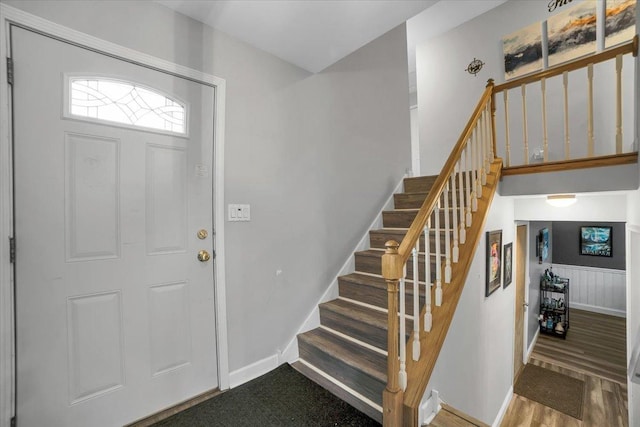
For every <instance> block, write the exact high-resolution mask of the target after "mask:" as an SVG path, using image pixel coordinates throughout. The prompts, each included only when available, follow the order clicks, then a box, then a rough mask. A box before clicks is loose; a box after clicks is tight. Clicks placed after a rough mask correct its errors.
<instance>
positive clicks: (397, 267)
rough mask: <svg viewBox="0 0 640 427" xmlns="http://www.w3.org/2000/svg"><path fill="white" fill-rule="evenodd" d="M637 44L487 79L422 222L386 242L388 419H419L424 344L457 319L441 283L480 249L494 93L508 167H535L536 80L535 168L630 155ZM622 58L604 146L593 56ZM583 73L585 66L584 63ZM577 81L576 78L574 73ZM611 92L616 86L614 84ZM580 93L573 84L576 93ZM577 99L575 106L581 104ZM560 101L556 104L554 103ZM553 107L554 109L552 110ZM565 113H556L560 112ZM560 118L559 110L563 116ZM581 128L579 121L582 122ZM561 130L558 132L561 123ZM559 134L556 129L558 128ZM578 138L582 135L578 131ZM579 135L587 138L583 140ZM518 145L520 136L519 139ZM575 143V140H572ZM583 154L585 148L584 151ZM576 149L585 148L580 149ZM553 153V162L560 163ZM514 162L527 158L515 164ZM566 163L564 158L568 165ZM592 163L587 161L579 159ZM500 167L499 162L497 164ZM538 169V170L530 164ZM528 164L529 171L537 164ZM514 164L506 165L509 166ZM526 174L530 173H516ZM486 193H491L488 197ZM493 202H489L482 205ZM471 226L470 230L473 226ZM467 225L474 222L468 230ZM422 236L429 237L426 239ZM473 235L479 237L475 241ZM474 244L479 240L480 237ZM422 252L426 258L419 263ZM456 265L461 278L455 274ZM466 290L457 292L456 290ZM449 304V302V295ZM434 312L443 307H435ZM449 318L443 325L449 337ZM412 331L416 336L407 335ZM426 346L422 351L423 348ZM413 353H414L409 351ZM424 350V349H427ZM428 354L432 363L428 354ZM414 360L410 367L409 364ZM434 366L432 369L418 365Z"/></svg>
mask: <svg viewBox="0 0 640 427" xmlns="http://www.w3.org/2000/svg"><path fill="white" fill-rule="evenodd" d="M637 51H638V37H637V36H636V37H635V38H634V39H633V41H632V42H629V43H627V44H623V45H620V46H618V47H615V48H612V49H609V50H606V51H604V52H601V53H598V54H595V55H591V56H589V57H586V58H582V59H578V60H576V61H573V62H570V63H567V64H564V65H561V66H558V67H554V68H550V69H547V70H544V71H541V72H538V73H535V74H532V75H529V76H525V77H522V78H518V79H515V80H511V81H509V82H506V83H503V84H500V85H498V86H494V84H493V80H489V83H488V84H487V87H486V89H485V91H484V93H483V94H482V97H481V98H480V101H479V102H478V104H477V106H476V108H475V110H474V111H473V114H472V115H471V118H470V119H469V122H468V123H467V125H466V126H465V128H464V130H463V132H462V135H461V136H460V138H459V140H458V141H457V143H456V145H455V146H454V148H453V150H452V151H451V154H450V155H449V158H448V160H447V162H446V163H445V165H444V167H443V168H442V171H441V172H440V175H439V176H438V177H437V179H436V181H435V183H434V184H433V186H432V188H431V189H430V191H429V194H428V196H427V198H426V200H425V201H424V203H423V205H422V207H421V208H420V210H419V212H418V214H417V215H416V218H415V220H414V221H413V223H412V224H411V227H410V228H409V230H408V231H407V233H406V235H405V237H404V239H403V240H402V242H401V243H397V242H394V241H390V242H387V245H386V246H387V250H386V253H385V255H384V256H383V257H382V276H383V277H384V279H385V280H386V282H387V291H388V358H387V363H388V368H387V381H388V383H387V387H386V389H385V391H384V394H383V411H384V412H383V420H384V425H385V426H400V425H416V424H417V417H416V416H415V414H414V415H411V417H412V419H411V420H407V419H406V417H407V416H408V414H404V413H403V412H404V411H403V401H404V404H405V405H406V400H407V399H405V396H404V393H405V390H406V391H407V393H412V396H411V401H412V402H415V403H416V405H415V406H416V407H415V408H413V406H412V408H413V409H414V410H415V411H417V406H418V405H419V402H420V400H421V397H422V393H424V389H420V388H419V387H418V388H416V387H413V389H412V390H409V389H411V388H412V381H416V382H417V381H418V380H417V378H419V379H420V384H421V387H426V385H427V381H428V376H429V375H430V372H431V370H432V369H433V365H435V361H436V360H437V353H439V351H440V348H439V347H438V348H428V352H430V353H433V354H425V352H426V351H425V345H423V344H425V342H426V340H427V339H428V336H429V332H431V331H432V329H434V328H436V327H440V326H439V324H437V323H436V319H437V320H438V322H450V321H451V318H452V317H453V310H454V309H455V303H454V304H451V306H452V307H447V310H448V312H447V313H446V314H445V315H440V316H439V315H438V313H437V310H438V308H439V307H440V306H442V305H443V298H444V297H445V296H446V295H447V292H443V287H445V286H447V284H451V285H450V286H454V285H455V286H460V287H461V286H462V285H463V284H464V279H465V277H464V276H466V274H467V272H468V268H457V269H456V268H452V266H453V265H454V264H456V263H458V261H459V260H462V261H464V262H463V263H460V264H464V263H467V264H469V263H470V262H471V257H472V256H473V251H474V250H475V248H466V246H469V245H464V243H465V241H466V240H468V239H469V240H470V241H469V242H468V243H472V242H475V241H477V238H478V236H479V235H480V233H481V227H482V224H480V222H481V221H480V220H476V219H475V217H476V215H475V214H474V212H476V211H477V210H478V205H479V201H482V202H485V201H484V200H483V187H484V185H485V184H486V182H487V176H488V174H489V171H490V170H491V168H492V166H495V164H497V165H498V166H497V170H498V175H499V171H500V165H499V164H498V163H497V161H498V160H500V159H499V158H498V154H499V150H497V147H496V139H497V137H496V100H495V94H497V93H500V92H502V93H503V100H504V104H503V105H504V107H503V110H502V113H503V114H502V115H503V116H504V129H505V132H504V151H502V149H501V150H500V151H501V153H500V154H503V155H504V158H505V165H504V166H506V167H511V169H516V168H518V167H523V168H530V165H529V163H530V158H531V156H530V154H531V151H532V150H531V149H530V146H531V145H532V144H531V140H530V125H529V120H528V109H529V108H530V106H529V101H528V100H527V87H530V86H531V85H537V84H539V85H540V96H541V98H540V99H541V102H540V105H541V110H540V112H541V123H540V129H539V131H540V135H541V138H540V139H541V141H540V140H535V141H534V143H535V144H541V150H539V151H537V153H536V155H537V156H536V157H540V158H536V161H538V163H537V165H536V167H539V165H545V164H546V165H551V166H553V165H552V164H553V163H556V166H558V165H559V162H558V160H561V161H564V162H567V161H574V160H576V159H577V158H584V157H586V158H588V159H594V156H600V157H598V163H597V164H596V163H593V165H594V166H601V165H603V164H606V161H604V160H602V159H604V157H602V155H603V154H604V155H605V156H606V155H607V154H610V155H614V157H618V158H619V157H621V156H623V153H624V146H623V133H622V129H623V123H622V120H623V111H622V108H623V100H622V99H623V89H622V81H623V80H622V63H623V56H624V55H627V54H633V55H634V56H635V55H636V54H637ZM610 60H615V61H614V63H615V77H614V79H615V84H614V85H613V88H615V108H614V109H615V116H614V122H615V126H614V129H615V135H612V136H611V139H612V140H614V141H615V144H614V147H615V148H614V149H613V150H611V151H612V152H610V153H608V152H606V151H605V152H604V153H603V152H602V149H601V148H599V149H597V145H596V141H595V139H596V138H595V133H596V132H595V129H596V125H597V124H599V123H601V122H602V121H603V120H596V117H595V112H594V111H595V109H594V106H595V105H596V104H595V100H594V94H595V92H596V91H595V90H594V84H593V79H594V66H595V64H600V63H605V62H607V61H610ZM580 70H586V85H585V86H586V94H584V98H585V102H584V103H582V102H579V103H578V104H580V107H583V108H584V105H583V104H586V123H585V126H586V142H583V144H584V147H581V150H578V149H575V148H573V147H572V141H571V137H570V129H571V128H570V121H571V119H572V117H573V116H572V114H573V115H575V113H572V110H571V105H572V103H571V102H570V90H569V86H570V83H569V75H570V73H576V74H577V75H579V74H580ZM583 73H584V71H583ZM560 76H562V91H561V97H562V99H563V103H562V104H563V108H562V111H563V113H562V135H563V137H562V140H561V142H560V144H561V148H562V152H563V154H562V156H558V158H556V157H552V156H550V154H549V153H550V148H555V151H554V150H551V151H552V152H554V155H555V153H556V152H557V151H558V150H557V147H552V144H551V143H550V141H549V140H550V138H549V126H548V121H549V120H548V101H547V95H548V92H547V82H548V81H549V79H552V78H554V77H560ZM572 79H573V77H572ZM513 89H519V90H520V93H521V103H519V104H521V113H522V116H521V117H522V122H521V128H522V140H521V145H520V148H521V149H522V153H523V155H522V156H521V157H520V160H522V162H520V161H519V160H517V159H515V158H514V156H513V155H512V151H513V147H514V146H513V144H514V141H516V140H517V139H518V138H516V137H514V136H512V135H511V128H512V126H513V122H512V121H511V120H510V113H512V112H513V108H511V106H510V104H509V93H510V91H511V90H513ZM611 91H613V89H611ZM572 96H575V95H573V92H572ZM573 104H576V103H575V102H574V103H573ZM554 107H557V105H554ZM553 113H555V110H553ZM555 115H557V114H555ZM555 118H556V119H557V117H555ZM579 127H580V126H579ZM554 132H555V133H557V131H556V130H555V129H554ZM555 133H554V135H555ZM575 140H578V141H580V138H575ZM580 142H581V141H580ZM518 143H520V141H519V142H518ZM553 143H555V144H557V143H558V142H557V138H555V137H554V138H553ZM573 144H574V147H575V145H576V143H575V142H574V143H573ZM581 152H584V153H585V154H584V155H582V156H580V153H581ZM576 153H578V155H576ZM634 155H635V158H634V161H637V152H635V153H634ZM554 161H555V162H554ZM514 165H523V166H516V167H514ZM565 166H566V165H560V166H559V167H561V168H563V167H565ZM580 167H584V166H580ZM494 170H495V169H494ZM531 170H532V169H531ZM531 170H529V171H528V172H531ZM505 171H506V170H505ZM517 173H527V172H517ZM485 197H486V195H485ZM483 206H484V208H485V209H488V205H486V204H485V205H483ZM472 224H473V228H471V229H470V227H472ZM467 230H471V231H470V232H469V233H467ZM422 237H423V238H422ZM472 239H475V240H472ZM472 244H473V243H472ZM461 247H462V248H464V255H465V256H466V257H468V258H465V259H462V257H461V254H462V252H461ZM421 260H422V262H421ZM456 272H458V273H459V274H460V277H457V276H456ZM407 284H409V285H410V286H412V288H413V290H412V292H406V289H405V287H406V286H407ZM421 287H422V289H424V304H423V306H422V307H420V295H421V292H420V289H421ZM458 295H459V294H458ZM408 298H412V299H411V300H410V301H411V302H412V304H413V318H412V320H413V331H412V332H411V333H410V334H407V333H406V332H407V331H406V330H405V325H406V320H407V318H408V316H407V315H406V310H405V308H406V307H405V301H406V300H407V299H408ZM445 305H446V302H445ZM434 313H435V314H434ZM447 327H448V323H447V326H446V327H445V328H444V329H442V328H440V331H444V332H442V333H443V334H445V335H446V328H447ZM407 335H409V342H407V341H406V337H407ZM443 341H444V337H443V336H441V337H439V338H438V340H437V343H438V345H440V346H441V345H442V342H443ZM421 349H422V351H421ZM407 353H409V355H410V359H407ZM421 353H422V354H421ZM425 359H428V360H427V361H426V362H424V363H423V362H422V361H424V360H425ZM408 367H409V368H408ZM420 369H424V370H428V373H427V374H426V375H421V372H415V371H416V370H420Z"/></svg>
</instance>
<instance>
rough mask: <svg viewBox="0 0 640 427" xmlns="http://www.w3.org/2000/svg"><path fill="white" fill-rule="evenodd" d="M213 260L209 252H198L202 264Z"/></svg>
mask: <svg viewBox="0 0 640 427" xmlns="http://www.w3.org/2000/svg"><path fill="white" fill-rule="evenodd" d="M210 259H211V255H209V252H207V251H205V250H202V251H200V252H198V261H200V262H207V261H209V260H210Z"/></svg>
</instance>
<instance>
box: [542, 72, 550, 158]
mask: <svg viewBox="0 0 640 427" xmlns="http://www.w3.org/2000/svg"><path fill="white" fill-rule="evenodd" d="M540 90H541V91H542V151H543V153H542V156H543V159H544V162H545V163H546V162H548V161H549V138H548V137H547V80H546V79H545V78H544V77H543V78H542V79H540Z"/></svg>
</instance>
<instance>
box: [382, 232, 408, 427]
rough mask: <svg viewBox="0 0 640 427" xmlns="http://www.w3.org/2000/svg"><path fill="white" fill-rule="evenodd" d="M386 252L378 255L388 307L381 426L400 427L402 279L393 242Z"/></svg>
mask: <svg viewBox="0 0 640 427" xmlns="http://www.w3.org/2000/svg"><path fill="white" fill-rule="evenodd" d="M385 246H386V248H387V250H386V251H385V254H384V255H383V256H382V277H384V279H385V281H386V282H387V297H388V300H389V304H388V313H389V317H388V323H389V329H388V356H387V388H386V389H385V390H384V392H383V394H382V410H383V412H382V423H383V425H384V426H385V427H395V426H401V425H402V402H403V398H404V396H403V395H404V392H403V391H402V389H401V388H400V385H399V382H398V373H399V371H400V365H399V361H398V284H399V282H400V279H401V278H402V272H403V268H402V264H401V262H400V255H399V254H398V247H399V246H400V244H399V243H398V242H396V241H394V240H389V241H388V242H386V243H385Z"/></svg>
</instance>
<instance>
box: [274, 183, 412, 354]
mask: <svg viewBox="0 0 640 427" xmlns="http://www.w3.org/2000/svg"><path fill="white" fill-rule="evenodd" d="M404 178H405V177H403V178H402V179H401V180H400V182H399V183H398V185H397V186H396V188H395V189H394V190H393V192H392V193H391V195H390V196H389V197H388V198H387V201H386V202H385V203H384V205H383V206H382V208H381V209H380V211H379V212H378V215H377V216H376V217H375V219H374V220H373V221H372V222H371V224H370V225H369V227H368V228H367V229H366V230H365V233H364V235H363V236H362V238H361V239H360V241H359V242H358V244H357V245H356V247H355V248H353V250H352V251H351V252H350V255H349V258H347V260H346V261H345V263H344V264H343V266H342V268H341V269H340V271H338V274H336V275H335V277H334V278H333V280H332V281H331V284H330V285H329V287H328V288H327V290H326V291H325V292H324V294H322V296H321V297H320V299H319V300H318V302H317V303H316V304H315V305H314V307H313V309H312V310H311V313H309V316H307V318H306V319H305V321H304V322H303V323H302V326H300V328H299V329H298V331H297V332H296V333H295V335H294V336H293V338H292V339H291V340H290V341H289V343H288V344H287V345H286V347H285V348H284V350H282V351H281V350H280V349H278V357H279V360H278V363H279V364H282V363H285V362H286V363H293V362H295V361H296V360H298V358H299V353H298V334H302V333H304V332H307V331H310V330H312V329H315V328H317V327H318V326H320V309H319V308H318V306H319V305H320V304H322V303H323V302H327V301H331V300H333V299H336V298H338V277H340V276H344V275H347V274H349V273H352V272H353V271H354V270H355V267H356V257H355V252H358V251H363V250H366V249H369V230H373V229H376V228H381V227H382V212H383V211H385V210H389V209H391V208H392V207H393V195H394V194H395V193H397V192H399V191H400V190H401V189H402V184H403V182H404Z"/></svg>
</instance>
